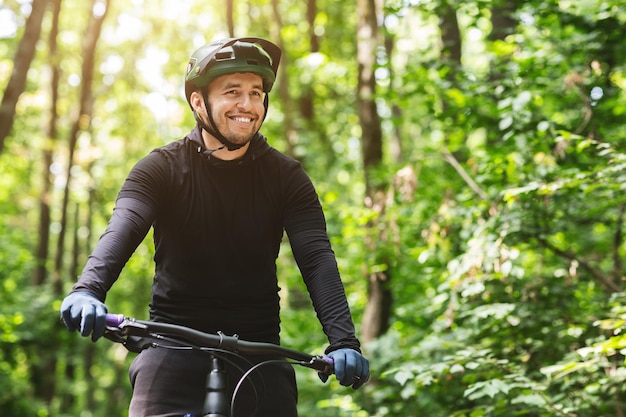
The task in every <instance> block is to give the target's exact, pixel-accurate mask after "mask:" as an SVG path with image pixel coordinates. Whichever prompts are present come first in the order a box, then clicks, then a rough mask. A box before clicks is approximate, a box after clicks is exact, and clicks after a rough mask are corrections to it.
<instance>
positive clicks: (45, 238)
mask: <svg viewBox="0 0 626 417" xmlns="http://www.w3.org/2000/svg"><path fill="white" fill-rule="evenodd" d="M52 6H53V13H52V27H51V28H50V36H49V37H48V60H49V61H50V74H51V77H50V119H49V120H48V127H47V132H46V137H47V141H46V143H45V145H44V150H43V167H42V192H41V198H40V200H39V233H38V239H39V241H38V243H37V250H36V257H37V266H36V267H35V272H34V277H33V283H34V285H42V284H43V283H44V282H45V281H46V276H47V268H46V261H47V260H48V252H49V246H50V202H51V199H52V195H51V194H52V174H51V172H50V166H51V165H52V157H53V152H54V144H55V143H56V140H57V135H58V131H57V123H58V121H59V113H58V109H57V105H58V100H59V80H60V77H61V75H60V69H59V62H58V60H57V36H58V33H59V15H60V13H61V0H52Z"/></svg>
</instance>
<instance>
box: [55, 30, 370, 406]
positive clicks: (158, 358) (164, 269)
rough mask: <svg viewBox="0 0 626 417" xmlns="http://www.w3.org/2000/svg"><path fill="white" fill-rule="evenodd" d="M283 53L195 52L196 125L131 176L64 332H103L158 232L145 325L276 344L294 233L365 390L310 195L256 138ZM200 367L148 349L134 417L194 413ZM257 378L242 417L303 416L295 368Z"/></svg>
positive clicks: (212, 47)
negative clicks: (280, 272) (112, 295)
mask: <svg viewBox="0 0 626 417" xmlns="http://www.w3.org/2000/svg"><path fill="white" fill-rule="evenodd" d="M280 55H281V51H280V49H279V48H278V47H277V46H276V45H274V44H273V43H271V42H269V41H267V40H264V39H260V38H228V39H225V40H220V41H215V42H212V43H209V44H207V45H205V46H203V47H201V48H199V49H198V50H196V51H195V52H194V53H193V54H192V55H191V59H190V61H189V64H188V67H187V71H186V76H185V95H186V98H187V102H188V104H189V106H190V107H191V110H192V111H193V114H194V117H195V119H196V126H195V128H194V129H193V130H192V131H191V132H190V133H189V134H188V135H187V136H186V137H184V138H183V139H180V140H177V141H174V142H172V143H170V144H168V145H165V146H163V147H160V148H158V149H155V150H153V151H152V152H151V153H149V154H148V155H147V156H145V157H144V158H143V159H141V160H140V161H139V162H138V163H137V164H136V165H135V166H134V168H133V169H132V170H131V172H130V173H129V175H128V177H127V179H126V181H125V182H124V184H123V185H122V187H121V190H120V192H119V194H118V197H117V200H116V205H115V209H114V211H113V213H112V216H111V219H110V222H109V224H108V226H107V228H106V230H105V231H104V233H103V235H102V236H101V238H100V240H99V242H98V244H97V246H96V247H95V249H94V251H93V253H92V254H91V256H90V257H89V259H88V261H87V263H86V265H85V267H84V269H83V271H82V274H81V276H80V277H79V280H78V282H77V283H76V284H75V285H74V287H73V289H72V291H71V292H70V293H69V294H68V295H67V297H66V298H65V299H64V300H63V303H62V306H61V317H62V319H63V321H64V323H65V325H66V326H67V328H68V329H69V330H70V331H74V330H78V331H79V332H80V334H81V335H82V336H91V338H92V340H94V341H95V340H97V339H98V338H99V337H101V336H102V335H103V332H104V329H105V325H104V320H105V313H106V312H107V308H106V306H105V304H104V301H105V296H106V293H107V291H108V290H109V289H110V288H111V286H112V285H113V283H114V282H115V281H116V280H117V278H118V276H119V274H120V272H121V270H122V268H123V266H124V265H125V263H126V262H127V261H128V259H129V257H130V256H131V255H132V253H133V252H134V250H135V249H136V248H137V246H138V245H139V243H140V242H141V241H142V240H143V238H144V237H145V236H146V234H147V232H148V230H149V229H150V227H153V228H154V243H155V256H154V260H155V275H154V281H153V287H152V298H151V303H150V320H155V321H160V322H168V323H174V324H180V325H184V326H188V327H192V328H195V329H198V330H201V331H204V332H217V331H222V332H224V333H225V334H238V335H239V336H240V337H241V338H242V339H246V340H253V341H261V342H270V343H279V342H280V338H279V332H280V318H279V309H280V308H279V295H278V292H279V287H278V284H277V277H276V259H277V256H278V253H279V246H280V242H281V239H282V236H283V232H286V233H287V236H288V238H289V242H290V245H291V247H292V251H293V255H294V258H295V260H296V261H297V264H298V266H299V268H300V271H301V273H302V277H303V280H304V282H305V284H306V286H307V289H308V291H309V293H310V297H311V300H312V302H313V306H314V309H315V311H316V313H317V316H318V318H319V320H320V323H321V324H322V328H323V331H324V332H325V334H326V336H327V337H328V341H329V346H328V348H327V350H326V353H327V355H328V356H330V357H332V358H333V359H334V361H335V368H336V376H337V379H338V380H339V382H340V383H341V384H342V385H345V386H352V387H353V388H354V389H357V388H359V387H360V386H361V385H362V384H363V383H365V382H366V381H367V379H368V377H369V365H368V361H367V359H366V358H365V357H364V356H363V355H362V354H361V353H360V344H359V340H358V339H357V337H356V336H355V330H354V324H353V321H352V318H351V314H350V311H349V307H348V303H347V300H346V296H345V290H344V288H343V285H342V282H341V278H340V275H339V272H338V268H337V263H336V259H335V255H334V252H333V250H332V248H331V245H330V241H329V238H328V235H327V231H326V222H325V217H324V214H323V211H322V207H321V205H320V202H319V198H318V196H317V194H316V191H315V189H314V186H313V184H312V182H311V180H310V178H309V177H308V176H307V174H306V173H305V171H304V170H303V168H302V167H301V165H300V164H299V163H298V162H296V161H295V160H293V159H291V158H289V157H287V156H285V155H283V154H281V153H280V152H279V151H277V150H276V149H274V148H272V147H271V146H270V145H269V144H268V142H267V140H266V138H265V137H264V136H263V135H262V134H261V133H259V129H260V127H261V125H262V123H263V121H264V119H265V116H266V114H267V110H268V102H269V100H268V99H269V96H268V93H269V92H270V90H271V89H272V86H273V84H274V81H275V79H276V72H277V69H278V64H279V60H280ZM249 359H250V360H252V361H254V362H258V361H259V360H260V359H258V358H249ZM206 362H207V361H206V356H204V355H202V354H201V353H200V352H195V351H181V350H172V349H147V350H144V351H142V353H140V354H139V355H138V356H137V357H136V358H135V359H134V361H133V363H132V365H131V368H130V371H129V373H130V378H131V383H132V386H133V396H132V399H131V404H130V415H131V416H176V415H182V414H184V413H187V412H192V413H195V414H196V415H198V414H199V413H200V411H199V410H201V407H202V403H203V400H204V380H205V378H206V369H207V364H206ZM228 366H229V368H233V369H229V372H235V371H237V370H236V369H235V368H234V367H232V366H231V365H230V364H229V365H228ZM260 373H261V378H262V380H263V381H264V383H263V384H261V388H260V392H257V393H256V394H255V392H254V391H253V390H252V389H248V390H244V391H243V392H242V393H241V395H242V398H241V401H238V402H237V404H240V405H241V407H239V406H238V407H237V409H238V410H239V411H242V412H243V413H242V414H241V415H246V414H245V413H250V412H251V410H252V409H253V408H254V407H253V406H254V405H255V404H257V406H258V407H259V409H258V413H257V415H259V416H269V415H271V416H284V417H289V416H296V415H297V411H296V401H297V390H296V382H295V377H294V372H293V369H292V368H291V367H290V366H283V365H275V366H271V367H261V368H260ZM320 377H321V378H322V380H324V381H325V380H326V378H325V377H324V376H322V375H320ZM257 391H258V387H257ZM246 396H247V397H246ZM238 398H239V397H238ZM257 399H260V401H257ZM244 407H248V409H247V410H244ZM251 407H252V408H251ZM238 415H239V414H238ZM248 415H249V414H248Z"/></svg>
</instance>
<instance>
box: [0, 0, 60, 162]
mask: <svg viewBox="0 0 626 417" xmlns="http://www.w3.org/2000/svg"><path fill="white" fill-rule="evenodd" d="M47 5H48V0H33V3H32V7H31V12H30V16H28V19H27V20H26V26H25V28H24V36H22V39H21V40H20V45H19V47H18V48H17V52H16V54H15V58H14V59H13V71H12V72H11V78H9V83H8V84H7V88H6V89H5V90H4V95H3V96H2V103H1V104H0V154H1V153H2V150H3V149H4V141H5V139H6V137H7V136H9V133H10V132H11V128H12V127H13V119H14V118H15V108H16V106H17V100H18V99H19V98H20V95H22V93H23V92H24V88H25V87H26V78H27V75H28V69H29V68H30V64H31V62H32V61H33V58H34V57H35V50H36V47H37V41H38V40H39V36H40V34H41V22H42V20H43V16H44V14H45V11H46V6H47Z"/></svg>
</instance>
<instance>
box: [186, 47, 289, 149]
mask: <svg viewBox="0 0 626 417" xmlns="http://www.w3.org/2000/svg"><path fill="white" fill-rule="evenodd" d="M280 56H281V50H280V48H279V47H278V46H276V45H275V44H273V43H272V42H269V41H267V40H265V39H261V38H253V37H243V38H227V39H222V40H218V41H214V42H211V43H209V44H207V45H204V46H202V47H200V48H199V49H197V50H196V51H195V52H194V53H193V54H192V55H191V58H190V60H189V64H188V65H187V72H186V74H185V97H186V98H187V103H189V106H190V107H191V101H190V98H191V93H193V92H194V91H197V90H202V98H203V100H204V105H205V107H206V109H207V113H208V116H209V125H210V126H207V124H206V123H204V121H203V120H202V119H201V118H200V117H199V116H198V114H197V113H196V112H195V111H194V117H195V119H196V121H197V122H198V125H199V126H200V127H201V128H203V129H204V130H206V131H207V132H209V133H210V134H211V135H213V136H215V137H216V138H217V139H218V140H219V141H220V142H221V143H222V144H223V145H224V146H226V147H227V148H228V149H229V150H231V151H232V150H236V149H239V148H240V147H241V146H243V145H239V144H234V143H232V142H230V141H229V140H228V139H226V138H225V137H224V135H222V134H221V132H219V130H218V129H217V128H216V126H215V123H214V121H213V117H212V115H211V111H210V109H209V101H208V96H207V94H208V92H207V89H206V88H205V87H206V86H208V85H209V84H210V83H211V81H213V80H214V79H215V78H217V77H220V76H222V75H227V74H234V73H245V72H250V73H253V74H257V75H259V76H260V77H261V79H262V80H263V91H264V92H265V93H266V95H265V101H264V106H265V115H267V108H268V97H267V93H269V92H270V91H271V89H272V86H273V85H274V81H275V80H276V72H277V70H278V64H279V62H280ZM192 110H193V107H192ZM264 117H265V116H264Z"/></svg>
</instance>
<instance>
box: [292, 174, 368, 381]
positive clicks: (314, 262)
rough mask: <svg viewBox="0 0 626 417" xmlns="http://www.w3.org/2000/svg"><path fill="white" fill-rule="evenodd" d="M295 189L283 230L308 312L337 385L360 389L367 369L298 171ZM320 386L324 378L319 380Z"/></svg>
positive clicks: (319, 213) (309, 190) (314, 200)
mask: <svg viewBox="0 0 626 417" xmlns="http://www.w3.org/2000/svg"><path fill="white" fill-rule="evenodd" d="M298 183H299V184H300V186H299V187H298V188H297V192H295V193H294V194H293V195H294V196H295V198H294V200H292V203H293V205H290V208H289V209H288V210H287V212H286V219H287V220H286V226H285V229H286V230H287V234H288V235H289V241H290V243H291V247H292V250H293V253H294V257H295V259H296V262H297V263H298V266H299V268H300V271H301V272H302V276H303V278H304V282H305V284H306V286H307V289H308V291H309V294H310V296H311V300H312V301H313V306H314V308H315V311H316V312H317V316H318V318H319V320H320V323H321V324H322V328H323V330H324V332H325V334H326V335H327V337H328V340H329V342H330V346H329V347H328V348H327V349H326V353H327V354H328V356H330V357H331V358H333V360H334V361H335V370H336V375H337V379H338V380H339V381H340V383H341V384H342V385H346V386H349V385H351V386H352V387H353V388H354V389H357V388H359V387H361V385H363V384H364V383H365V382H366V381H367V380H368V378H369V363H368V361H367V359H366V358H365V357H364V356H362V355H361V354H360V352H361V351H360V343H359V340H358V339H357V338H356V336H355V330H354V324H353V322H352V316H351V314H350V309H349V306H348V301H347V299H346V294H345V290H344V287H343V283H342V282H341V277H340V275H339V270H338V268H337V261H336V259H335V254H334V252H333V250H332V248H331V245H330V239H329V238H328V234H327V232H326V220H325V218H324V214H323V210H322V207H321V205H320V203H319V198H318V196H317V193H316V192H315V190H314V188H313V185H312V184H311V182H310V180H309V179H308V177H306V174H304V172H303V171H302V173H301V177H300V178H299V180H298ZM320 378H321V379H322V380H323V381H326V378H327V377H326V376H323V375H320Z"/></svg>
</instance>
